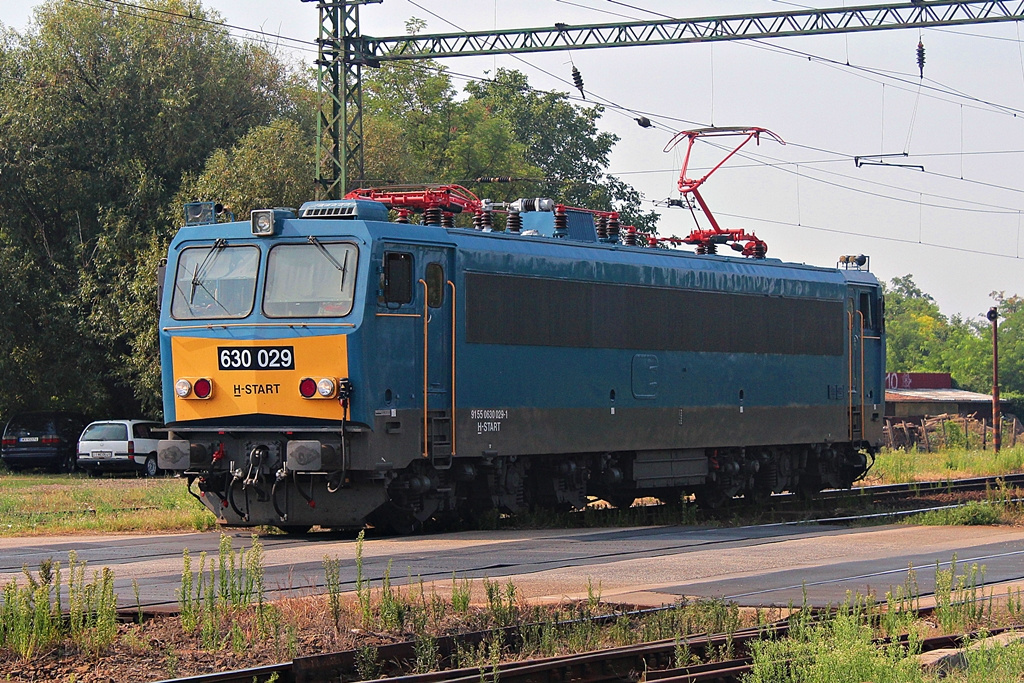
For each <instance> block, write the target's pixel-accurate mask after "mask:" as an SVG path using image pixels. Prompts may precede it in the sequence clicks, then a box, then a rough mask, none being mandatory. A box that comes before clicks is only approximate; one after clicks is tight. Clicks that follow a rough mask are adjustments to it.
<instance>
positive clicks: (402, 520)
mask: <svg viewBox="0 0 1024 683" xmlns="http://www.w3.org/2000/svg"><path fill="white" fill-rule="evenodd" d="M370 523H371V524H373V525H374V526H375V527H378V528H380V529H384V530H385V531H388V532H390V533H393V534H396V535H398V536H408V535H409V534H414V533H416V532H417V531H419V530H420V527H421V526H423V522H421V521H420V519H419V518H418V517H417V516H416V515H415V514H414V513H413V512H412V511H411V510H407V509H404V508H401V507H399V506H398V505H395V504H394V503H393V502H388V503H385V504H384V505H383V506H381V507H379V508H377V509H376V510H375V511H374V512H373V515H372V517H371V518H370Z"/></svg>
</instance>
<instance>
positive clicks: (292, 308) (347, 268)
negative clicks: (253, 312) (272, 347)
mask: <svg viewBox="0 0 1024 683" xmlns="http://www.w3.org/2000/svg"><path fill="white" fill-rule="evenodd" d="M309 240H310V241H309V243H308V244H282V245H279V246H276V247H274V248H273V249H272V250H271V251H270V256H268V257H267V288H266V291H265V292H264V294H263V313H264V314H266V315H267V316H268V317H271V318H307V317H312V318H327V317H337V316H343V315H348V314H349V313H350V312H351V311H352V296H353V292H354V290H355V281H356V280H355V274H356V258H357V253H358V252H357V251H356V247H355V245H353V244H348V243H344V242H334V243H323V242H320V241H318V240H317V239H316V238H315V237H311V238H309Z"/></svg>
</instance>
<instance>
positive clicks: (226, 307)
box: [171, 240, 260, 320]
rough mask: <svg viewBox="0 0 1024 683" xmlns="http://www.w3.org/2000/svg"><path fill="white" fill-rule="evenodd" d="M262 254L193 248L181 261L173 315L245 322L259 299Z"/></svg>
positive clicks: (239, 248) (220, 246) (225, 248)
mask: <svg viewBox="0 0 1024 683" xmlns="http://www.w3.org/2000/svg"><path fill="white" fill-rule="evenodd" d="M259 261H260V250H259V249H257V248H256V247H254V246H227V244H225V243H224V241H223V240H218V241H217V243H215V244H214V245H212V246H209V247H191V248H189V249H185V250H183V251H182V252H181V256H180V257H178V270H177V273H176V274H175V276H174V298H173V299H172V300H171V315H172V316H174V317H175V318H176V319H178V320H194V319H205V318H244V317H245V316H247V315H249V313H250V312H251V311H252V303H253V300H254V299H255V297H256V269H257V267H258V266H259Z"/></svg>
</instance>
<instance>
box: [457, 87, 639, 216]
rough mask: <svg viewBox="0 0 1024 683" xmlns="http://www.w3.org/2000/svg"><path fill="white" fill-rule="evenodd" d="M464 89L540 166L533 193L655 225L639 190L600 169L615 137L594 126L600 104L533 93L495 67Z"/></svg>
mask: <svg viewBox="0 0 1024 683" xmlns="http://www.w3.org/2000/svg"><path fill="white" fill-rule="evenodd" d="M466 92H468V93H469V95H470V97H471V99H476V100H479V101H480V102H481V103H483V104H484V106H485V107H486V108H487V109H488V111H490V112H491V113H492V114H494V115H496V116H499V117H501V118H504V119H505V120H507V121H509V122H510V123H511V125H512V130H513V132H514V135H515V137H516V139H517V140H518V141H519V142H521V143H522V144H523V145H524V146H525V148H526V149H528V150H529V155H530V162H531V163H532V164H534V165H536V166H538V167H539V168H540V169H541V175H542V176H543V178H544V180H543V181H542V182H540V183H539V184H538V185H537V186H535V190H536V191H537V193H538V194H539V195H541V196H550V197H553V198H555V199H557V200H559V201H564V202H566V203H568V204H575V205H577V206H584V207H587V208H595V209H606V210H610V209H616V210H618V211H619V212H620V214H621V217H622V222H623V224H624V225H625V224H631V225H635V226H636V227H637V228H638V229H640V230H642V231H645V232H650V231H654V230H655V227H656V225H657V220H658V216H657V214H656V213H655V212H647V213H644V212H643V211H642V209H641V200H642V196H641V195H640V193H639V192H637V191H636V190H635V189H634V188H632V187H631V186H630V185H628V184H627V183H625V182H623V181H622V180H620V179H618V178H615V177H614V176H609V175H607V174H606V172H605V171H606V169H607V168H608V160H609V156H610V154H611V151H612V148H613V147H614V146H615V143H616V142H618V140H619V138H618V136H616V135H614V134H612V133H608V132H603V131H600V130H599V129H598V127H597V122H598V120H599V119H600V118H601V114H602V113H603V111H604V110H603V108H602V107H600V106H598V105H593V106H590V107H578V106H576V105H574V104H573V103H572V102H570V101H569V98H568V97H567V96H566V95H565V94H563V93H556V92H538V91H536V90H534V89H532V88H531V87H530V84H529V82H528V80H527V77H526V75H525V74H523V73H521V72H519V71H516V70H514V69H498V71H497V73H496V74H495V76H494V78H493V79H491V80H488V81H471V82H470V83H468V84H467V85H466Z"/></svg>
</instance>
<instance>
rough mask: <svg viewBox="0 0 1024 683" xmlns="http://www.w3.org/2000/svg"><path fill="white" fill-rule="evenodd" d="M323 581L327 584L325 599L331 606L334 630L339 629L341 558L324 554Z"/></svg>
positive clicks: (337, 630)
mask: <svg viewBox="0 0 1024 683" xmlns="http://www.w3.org/2000/svg"><path fill="white" fill-rule="evenodd" d="M324 583H326V585H327V601H328V603H329V604H330V607H331V619H332V620H333V621H334V632H335V633H338V632H339V631H340V630H341V560H339V559H338V558H333V559H332V558H330V557H328V556H327V555H324Z"/></svg>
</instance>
